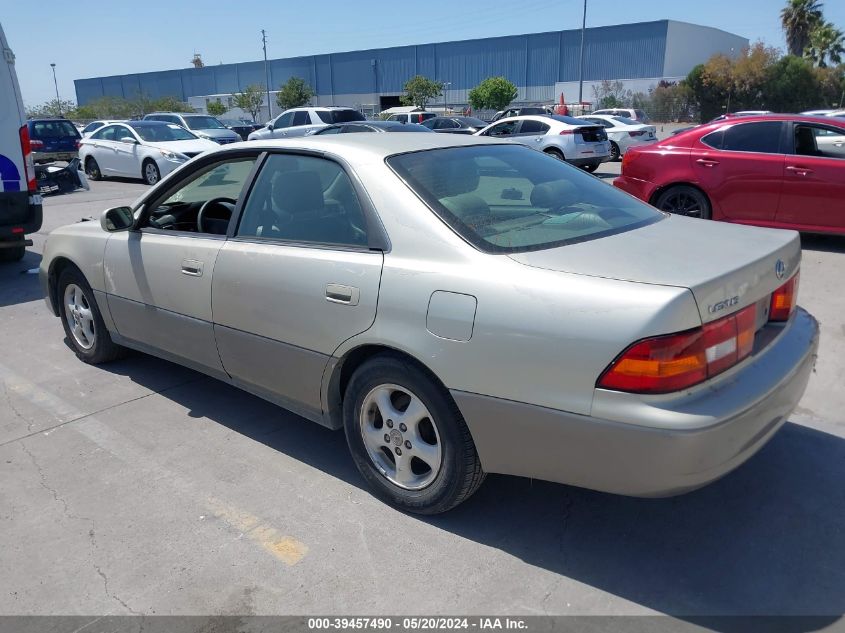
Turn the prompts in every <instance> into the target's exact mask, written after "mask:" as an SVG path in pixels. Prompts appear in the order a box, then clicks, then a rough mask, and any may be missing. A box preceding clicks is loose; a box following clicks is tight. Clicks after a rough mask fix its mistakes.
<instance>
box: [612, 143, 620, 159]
mask: <svg viewBox="0 0 845 633" xmlns="http://www.w3.org/2000/svg"><path fill="white" fill-rule="evenodd" d="M621 157H622V152H621V151H619V146H618V145H617V144H616V143H614V142H613V141H610V160H612V161H617V160H619V159H620V158H621Z"/></svg>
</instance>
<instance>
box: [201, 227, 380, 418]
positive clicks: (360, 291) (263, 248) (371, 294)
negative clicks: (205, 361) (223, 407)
mask: <svg viewBox="0 0 845 633" xmlns="http://www.w3.org/2000/svg"><path fill="white" fill-rule="evenodd" d="M382 263H383V255H382V254H381V253H379V252H360V251H352V250H334V249H329V248H316V247H314V248H312V247H308V246H292V245H291V246H288V245H284V244H278V243H256V242H251V241H241V240H237V239H236V240H231V241H229V242H227V243H226V244H225V245H224V247H223V248H222V249H221V250H220V253H219V255H218V258H217V263H216V267H215V273H214V281H213V289H212V296H213V308H214V324H215V334H216V336H217V344H218V348H219V351H220V357H221V359H222V361H223V366H224V367H225V369H226V371H227V372H228V373H229V374H230V375H231V376H232V378H233V379H235V380H236V381H239V382H241V383H246V384H248V385H253V386H255V387H258V388H259V389H260V390H263V391H266V392H269V393H270V394H273V395H274V396H276V397H277V398H279V399H281V401H283V402H285V403H286V406H289V408H293V409H294V410H298V409H297V405H301V406H302V407H304V408H306V409H307V410H308V411H310V412H311V413H319V411H320V386H321V381H322V374H323V370H324V369H325V367H326V364H327V362H328V360H329V359H330V357H331V356H332V354H333V353H334V351H335V350H336V349H337V348H338V347H339V346H340V344H341V343H342V342H343V341H345V340H346V339H348V338H350V337H352V336H354V335H356V334H359V333H361V332H363V331H365V330H367V329H368V328H369V327H370V326H371V325H372V323H373V321H374V320H375V315H376V305H377V302H378V289H379V283H380V280H381V269H382ZM333 286H342V287H346V288H349V289H353V290H352V291H351V292H350V298H349V300H348V301H347V300H345V299H344V298H343V297H341V298H340V299H338V297H337V296H335V295H334V293H333ZM353 293H354V294H355V295H357V297H356V299H357V301H355V300H353V299H352V296H351V295H353ZM308 411H301V410H298V412H300V413H303V414H306V413H308ZM309 417H312V416H309Z"/></svg>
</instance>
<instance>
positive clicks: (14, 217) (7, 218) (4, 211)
mask: <svg viewBox="0 0 845 633" xmlns="http://www.w3.org/2000/svg"><path fill="white" fill-rule="evenodd" d="M42 215H43V210H42V201H41V196H40V195H39V194H32V193H29V192H28V191H6V192H3V193H0V240H3V241H4V242H8V241H10V240H11V241H18V240H21V239H23V237H24V235H29V234H31V233H37V232H38V231H39V229H41V221H42ZM6 246H8V244H6Z"/></svg>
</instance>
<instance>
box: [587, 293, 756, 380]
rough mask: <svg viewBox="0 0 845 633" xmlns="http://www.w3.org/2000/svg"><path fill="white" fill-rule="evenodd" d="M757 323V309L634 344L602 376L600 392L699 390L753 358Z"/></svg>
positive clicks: (750, 308)
mask: <svg viewBox="0 0 845 633" xmlns="http://www.w3.org/2000/svg"><path fill="white" fill-rule="evenodd" d="M756 321H757V306H756V304H755V305H751V306H748V307H747V308H744V309H742V310H740V311H739V312H736V313H734V314H731V315H729V316H726V317H724V318H722V319H719V320H718V321H713V322H712V323H707V324H706V325H703V326H701V327H699V328H696V329H694V330H689V331H687V332H681V333H679V334H669V335H668V336H655V337H653V338H648V339H644V340H642V341H640V342H638V343H634V344H633V345H632V346H631V347H629V348H628V349H627V350H625V351H624V352H623V353H622V354H621V355H620V356H619V358H617V359H616V360H615V361H613V363H612V364H611V365H610V367H608V368H607V369H606V370H605V371H604V373H603V374H602V375H601V377H600V378H599V380H598V383H597V386H598V387H603V388H605V389H615V390H617V391H631V392H635V393H668V392H670V391H679V390H681V389H686V388H687V387H691V386H693V385H696V384H698V383H700V382H703V381H705V380H707V379H708V378H712V377H713V376H715V375H717V374H719V373H721V372H723V371H725V370H726V369H728V368H729V367H732V366H733V365H736V364H737V363H738V362H739V361H741V360H742V359H744V358H745V357H746V356H748V355H749V354H750V353H751V349H752V347H753V346H754V326H755V323H756Z"/></svg>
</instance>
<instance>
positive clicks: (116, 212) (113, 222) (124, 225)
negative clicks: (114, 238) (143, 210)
mask: <svg viewBox="0 0 845 633" xmlns="http://www.w3.org/2000/svg"><path fill="white" fill-rule="evenodd" d="M134 223H135V218H134V217H133V216H132V209H131V208H130V207H113V208H111V209H106V210H105V211H103V213H102V214H101V215H100V226H101V227H102V229H103V230H104V231H107V232H109V233H114V232H116V231H125V230H126V229H130V228H132V225H133V224H134Z"/></svg>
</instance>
